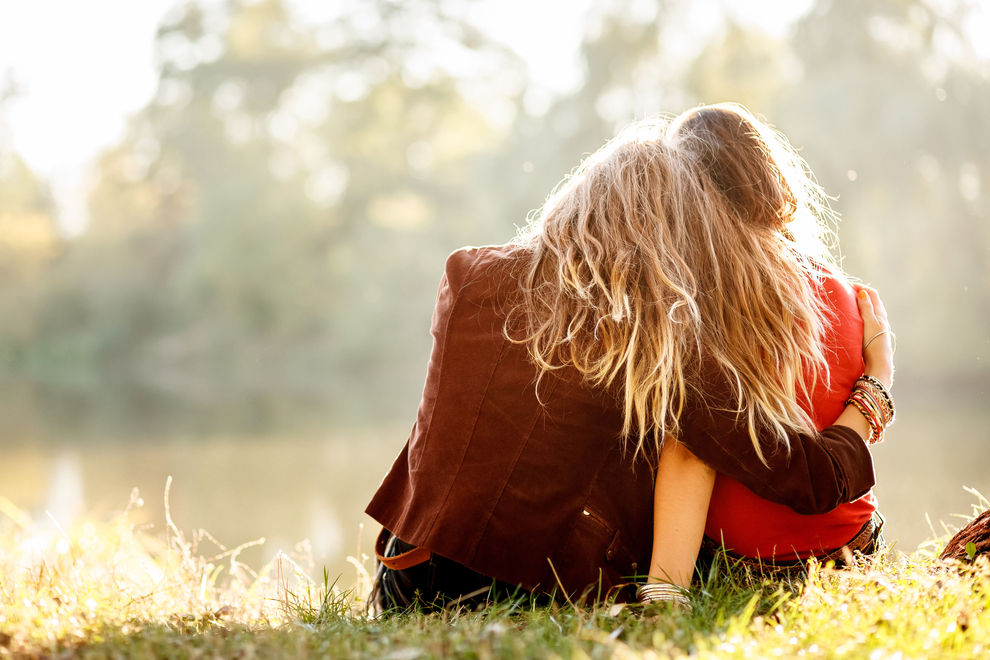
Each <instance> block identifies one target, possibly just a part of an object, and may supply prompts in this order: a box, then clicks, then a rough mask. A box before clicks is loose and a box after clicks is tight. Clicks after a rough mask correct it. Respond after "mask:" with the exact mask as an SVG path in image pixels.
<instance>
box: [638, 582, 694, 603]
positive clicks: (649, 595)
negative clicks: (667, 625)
mask: <svg viewBox="0 0 990 660" xmlns="http://www.w3.org/2000/svg"><path fill="white" fill-rule="evenodd" d="M687 594H688V590H687V589H685V588H684V587H678V586H677V585H676V584H671V583H669V582H648V583H647V584H641V585H639V588H638V589H637V590H636V597H637V598H638V599H639V602H640V603H642V604H644V605H649V604H653V603H674V604H675V605H678V606H680V607H682V608H684V609H686V610H690V609H691V601H689V600H688V597H687Z"/></svg>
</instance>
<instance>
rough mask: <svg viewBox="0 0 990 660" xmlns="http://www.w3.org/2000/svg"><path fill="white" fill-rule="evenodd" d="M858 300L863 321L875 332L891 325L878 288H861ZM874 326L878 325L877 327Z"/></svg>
mask: <svg viewBox="0 0 990 660" xmlns="http://www.w3.org/2000/svg"><path fill="white" fill-rule="evenodd" d="M856 301H857V302H858V303H859V314H860V316H861V317H862V318H863V323H864V324H866V325H867V327H869V328H870V329H872V330H873V332H876V331H879V330H881V329H884V328H888V327H889V324H888V322H887V310H886V308H885V307H884V306H883V301H882V300H880V294H879V293H877V290H876V289H872V288H870V287H868V286H864V287H862V288H860V290H859V294H858V295H857V296H856ZM874 326H876V327H875V329H874Z"/></svg>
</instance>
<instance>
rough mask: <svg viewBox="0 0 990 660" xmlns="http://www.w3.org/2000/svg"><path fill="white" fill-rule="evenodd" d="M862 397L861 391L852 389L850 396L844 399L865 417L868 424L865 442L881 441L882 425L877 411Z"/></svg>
mask: <svg viewBox="0 0 990 660" xmlns="http://www.w3.org/2000/svg"><path fill="white" fill-rule="evenodd" d="M864 399H865V397H863V393H862V392H857V391H855V390H854V391H853V394H852V396H850V397H849V399H848V400H847V401H846V405H847V406H849V405H851V406H853V407H854V408H856V410H858V411H859V412H860V414H861V415H863V417H865V418H866V422H867V423H868V424H869V426H870V435H869V437H868V438H867V439H866V443H867V444H870V445H875V444H877V443H879V442H882V441H883V425H882V424H881V423H880V415H879V413H877V412H876V411H875V410H873V409H872V408H871V406H870V404H868V403H866V401H865V400H864Z"/></svg>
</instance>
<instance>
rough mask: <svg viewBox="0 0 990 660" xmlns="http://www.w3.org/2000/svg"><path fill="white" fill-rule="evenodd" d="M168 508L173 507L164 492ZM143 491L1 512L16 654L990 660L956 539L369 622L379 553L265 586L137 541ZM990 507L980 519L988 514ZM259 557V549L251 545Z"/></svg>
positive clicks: (984, 625)
mask: <svg viewBox="0 0 990 660" xmlns="http://www.w3.org/2000/svg"><path fill="white" fill-rule="evenodd" d="M165 497H166V498H167V497H168V493H167V491H166V493H165ZM142 505H143V502H142V500H141V497H140V496H139V495H138V494H137V493H136V492H135V493H134V494H133V496H132V498H131V501H130V503H129V504H128V506H127V508H126V510H124V511H123V512H121V513H119V514H117V515H116V516H114V517H113V518H112V519H110V520H108V521H105V522H99V523H97V522H86V523H82V524H80V525H78V526H76V527H73V528H72V529H62V528H61V527H60V526H59V525H58V524H57V522H56V521H54V520H51V519H46V520H31V519H30V518H29V517H28V516H27V514H25V513H24V512H22V511H20V510H19V509H17V508H16V507H15V506H14V505H13V504H11V503H10V502H9V501H7V500H2V501H0V510H2V517H0V530H2V531H0V576H2V579H3V582H2V585H0V656H3V657H76V656H78V657H87V658H93V657H95V658H99V657H114V658H119V657H134V658H144V657H196V656H203V655H208V656H214V657H255V656H257V657H313V656H323V657H374V658H377V657H388V658H403V659H408V658H434V657H477V658H493V657H501V658H518V657H534V658H535V657H541V658H542V657H561V658H657V657H677V656H682V655H690V656H698V657H720V658H722V657H747V658H762V657H774V656H782V657H792V656H798V655H801V656H809V657H869V658H889V657H926V658H929V657H967V658H968V657H981V655H982V654H983V653H985V652H986V651H987V650H988V649H990V562H988V561H987V559H988V558H987V557H986V556H977V557H976V558H975V560H973V561H970V562H963V563H947V562H944V561H941V560H938V559H936V554H937V552H938V551H939V550H940V548H941V546H942V545H943V544H944V542H945V540H946V538H941V539H938V540H934V539H933V540H932V541H930V542H928V543H926V544H923V545H922V547H920V548H919V549H917V550H916V551H914V552H912V553H909V554H904V553H890V554H888V555H885V556H881V557H877V558H875V559H873V560H871V561H869V562H865V563H861V564H860V565H858V566H856V567H855V568H852V569H847V570H835V569H833V568H831V567H829V566H824V567H823V566H818V565H812V566H811V567H810V570H809V574H808V576H807V579H805V580H801V581H789V582H774V581H760V580H758V579H756V578H754V577H752V576H750V575H747V574H744V573H743V572H741V571H740V570H738V569H733V568H731V567H730V568H726V567H725V566H722V567H720V568H718V569H716V570H713V571H712V573H710V574H708V575H702V576H699V582H698V583H697V584H696V586H695V588H694V596H693V598H692V604H693V609H692V610H690V611H681V610H675V609H669V608H667V607H657V608H652V609H643V608H640V607H639V606H635V605H632V606H630V605H618V604H612V603H605V604H600V605H587V604H582V603H580V602H578V603H573V602H567V603H564V604H560V605H553V606H550V607H544V606H538V605H536V604H534V603H532V602H530V601H529V600H528V599H519V600H516V601H507V602H503V603H498V604H496V605H494V606H492V607H490V608H489V609H487V610H484V611H471V610H466V609H458V608H452V609H449V610H447V611H444V612H441V613H435V614H424V613H410V614H404V615H398V616H390V617H382V616H380V615H376V614H375V613H374V612H372V611H369V608H368V606H367V605H368V604H367V601H366V600H365V597H366V594H367V593H368V590H369V587H370V580H369V569H370V567H371V562H370V560H369V558H368V557H367V556H364V555H362V556H361V557H357V558H351V562H352V566H353V568H354V572H353V573H352V574H351V575H350V576H349V577H347V578H341V579H337V580H336V581H334V580H331V579H330V578H329V577H324V579H322V580H317V581H314V580H312V579H311V578H310V577H309V576H310V575H311V574H312V572H313V568H314V567H313V566H311V565H310V564H309V560H308V559H307V552H306V546H305V544H300V545H299V546H298V548H297V550H298V551H297V552H296V553H293V554H291V555H290V554H285V553H282V554H279V555H277V556H276V557H275V559H274V560H272V561H271V562H269V563H268V564H267V565H265V566H264V567H262V568H261V569H260V570H259V571H254V570H252V569H250V568H249V567H248V566H246V565H244V564H243V563H241V562H240V561H239V554H240V552H241V551H242V550H244V549H245V547H246V546H239V547H233V548H228V547H226V546H224V545H223V544H222V543H221V542H219V541H218V540H216V539H213V538H212V537H211V536H210V535H209V534H208V533H207V532H205V531H202V530H201V531H197V532H194V533H185V532H183V531H182V530H180V529H178V527H177V526H176V525H175V524H174V522H173V521H172V519H171V516H170V515H169V514H168V512H167V508H166V519H165V520H164V521H162V524H161V525H155V526H150V525H144V526H138V525H136V524H135V523H133V522H132V517H133V516H132V514H133V512H134V510H135V509H136V508H139V507H141V506H142ZM986 505H987V501H986V500H985V499H984V498H982V497H981V498H979V502H978V504H977V505H974V507H973V508H974V512H975V511H976V510H978V509H982V508H986ZM247 545H250V544H247Z"/></svg>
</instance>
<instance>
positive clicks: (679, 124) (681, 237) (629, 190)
mask: <svg viewBox="0 0 990 660" xmlns="http://www.w3.org/2000/svg"><path fill="white" fill-rule="evenodd" d="M832 222H834V215H833V213H832V211H831V210H830V208H829V206H828V203H827V198H826V196H825V195H824V193H823V191H822V189H821V188H820V187H819V186H818V184H817V183H816V182H815V180H814V178H813V177H812V176H811V173H810V171H809V170H808V168H807V166H806V165H805V163H804V161H803V160H802V159H801V158H800V157H799V156H798V155H797V153H796V152H795V151H794V149H793V148H791V147H790V145H789V144H788V142H787V140H786V139H785V138H784V137H783V136H782V135H780V134H778V133H776V132H775V131H773V130H772V129H771V128H770V127H769V126H767V125H766V124H765V123H763V122H761V121H759V120H757V119H756V118H755V117H754V116H753V115H752V114H751V113H750V112H749V111H748V110H746V109H745V108H743V107H742V106H739V105H735V104H720V105H714V106H703V107H699V108H696V109H693V110H689V111H687V112H685V113H683V114H682V115H680V116H678V117H676V118H674V119H673V120H672V121H666V120H663V119H656V120H650V121H646V122H641V123H638V124H635V125H634V126H632V127H630V128H629V129H627V130H626V131H624V132H623V133H622V134H620V135H619V136H618V137H617V138H615V139H614V140H612V141H611V142H609V143H608V144H606V145H605V146H604V147H602V148H601V149H600V150H599V151H597V152H596V153H594V154H592V155H591V156H589V157H588V158H587V159H586V160H585V161H584V162H583V163H581V165H580V166H579V167H578V168H577V169H576V170H575V171H574V172H573V173H572V174H571V175H570V176H569V177H568V178H566V179H565V180H564V181H562V182H561V184H560V185H559V186H558V188H557V189H556V190H555V191H554V192H553V193H552V194H551V195H550V197H549V198H548V199H547V200H546V202H545V204H544V206H543V207H542V209H541V210H540V212H539V213H538V214H536V215H535V216H534V217H533V218H532V219H531V221H530V223H529V225H528V226H527V227H526V228H525V229H524V230H523V231H522V232H521V233H520V235H519V236H518V237H517V239H516V243H517V244H518V245H520V246H522V247H525V248H526V249H527V254H528V255H529V256H528V259H529V261H528V263H527V266H526V268H525V273H524V275H523V276H522V280H523V281H522V297H521V301H520V303H519V305H518V306H517V307H515V308H514V309H513V310H512V313H511V314H510V315H509V321H508V322H507V325H506V332H507V334H509V335H510V338H512V339H513V340H514V341H518V342H522V343H525V344H526V346H527V348H528V352H529V355H530V358H531V359H532V361H533V362H534V363H535V364H536V365H537V367H538V369H539V372H540V378H541V379H542V377H543V376H544V375H545V374H546V373H548V372H551V371H554V370H557V369H560V368H562V367H565V366H572V367H574V368H575V369H576V370H577V371H578V372H579V373H580V374H581V375H582V376H583V378H584V379H585V380H586V381H587V382H589V383H590V384H591V385H592V386H598V387H606V388H615V391H616V394H617V396H620V397H621V398H622V401H623V411H624V423H623V429H622V433H623V436H624V437H626V438H633V439H634V440H635V450H636V453H637V454H638V453H640V452H642V451H644V450H646V449H651V450H658V449H659V447H660V445H661V444H662V442H663V439H664V438H665V437H667V436H668V435H673V436H675V437H676V436H677V434H678V432H679V430H680V429H679V418H680V416H681V414H682V412H683V411H684V406H685V404H686V402H687V400H688V397H689V396H699V397H702V399H701V400H703V401H704V402H705V403H706V404H707V405H713V406H718V407H722V408H726V407H728V409H729V410H733V411H735V412H736V413H737V414H738V415H741V416H745V423H746V425H747V428H748V430H749V434H750V437H751V438H752V442H753V447H754V448H755V450H756V453H757V455H758V456H759V458H760V460H762V461H764V462H765V459H764V456H763V451H762V449H761V446H760V442H759V440H758V437H759V435H758V430H763V429H769V431H770V432H771V433H772V435H775V436H776V437H777V438H778V439H779V441H780V444H781V445H783V446H784V447H786V448H787V449H788V450H789V448H790V445H789V442H788V435H789V434H790V433H791V432H793V431H801V432H808V431H812V430H814V426H813V423H812V421H811V419H810V418H809V416H808V414H807V413H806V412H805V411H804V409H803V407H802V405H801V403H800V402H801V401H802V400H804V401H806V400H808V393H809V390H810V388H811V387H812V386H813V383H814V381H815V379H817V378H820V377H824V378H826V379H827V377H828V369H827V364H826V361H825V355H824V351H823V346H822V336H823V331H824V329H825V327H826V324H827V323H828V315H827V312H826V310H825V309H824V307H823V304H822V302H821V300H820V298H819V296H818V295H817V294H816V283H815V282H816V278H819V277H820V276H821V274H822V267H825V268H828V269H829V270H830V271H831V272H833V273H839V271H838V268H837V267H836V265H835V264H834V262H833V261H832V259H831V258H830V256H829V250H828V245H827V243H826V238H827V237H830V236H832V235H833V234H832V233H831V231H830V223H832ZM510 327H511V328H512V330H511V331H510ZM702 362H704V363H706V364H711V365H714V366H715V367H716V368H717V369H718V370H720V371H721V373H722V374H723V375H724V376H725V378H726V380H727V382H728V383H730V385H731V389H732V399H733V400H731V401H712V400H711V398H712V397H710V396H708V394H709V393H708V392H707V391H706V383H705V382H703V381H702V376H701V373H702V371H701V365H702ZM808 370H810V372H811V373H812V374H813V378H812V383H810V384H809V383H808V382H807V379H806V378H805V374H806V373H807V372H808ZM537 387H539V383H537ZM650 437H652V438H653V441H652V442H649V441H648V438H650Z"/></svg>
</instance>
